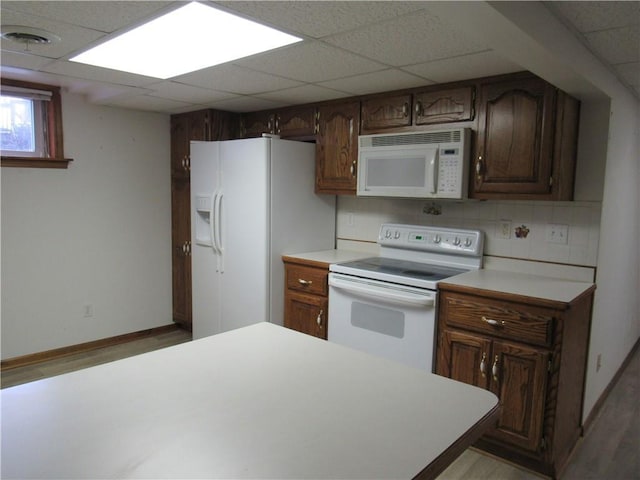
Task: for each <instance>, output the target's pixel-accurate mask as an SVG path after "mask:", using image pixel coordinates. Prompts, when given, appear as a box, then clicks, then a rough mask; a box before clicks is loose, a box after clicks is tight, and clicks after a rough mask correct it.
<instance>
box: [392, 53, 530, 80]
mask: <svg viewBox="0 0 640 480" xmlns="http://www.w3.org/2000/svg"><path fill="white" fill-rule="evenodd" d="M403 70H407V71H409V72H412V73H415V74H416V75H420V76H421V77H424V78H428V79H429V80H431V81H433V82H435V83H445V82H455V81H457V80H468V79H470V78H480V77H488V76H491V75H501V74H503V73H510V72H517V71H520V70H523V68H522V67H521V66H519V65H518V64H516V63H513V62H511V61H509V60H506V59H505V58H503V57H501V56H499V55H498V54H496V53H495V52H493V51H491V50H487V51H484V52H480V53H474V54H471V55H462V56H459V57H452V58H445V59H442V60H434V61H433V62H426V63H421V64H419V65H411V66H409V67H404V68H403Z"/></svg>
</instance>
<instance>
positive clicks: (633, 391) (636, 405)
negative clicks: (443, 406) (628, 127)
mask: <svg viewBox="0 0 640 480" xmlns="http://www.w3.org/2000/svg"><path fill="white" fill-rule="evenodd" d="M190 339H191V334H190V333H188V332H185V331H182V330H179V331H174V332H170V333H164V334H161V335H156V336H153V337H149V338H144V339H140V340H136V341H132V342H128V343H126V344H122V345H117V346H112V347H106V348H101V349H98V350H95V351H92V352H84V353H81V354H76V355H71V356H68V357H65V358H62V359H58V360H53V361H49V362H44V363H40V364H37V365H31V366H26V367H20V368H15V369H12V370H8V371H6V372H3V373H2V376H1V378H0V380H1V385H2V388H7V387H11V386H15V385H20V384H22V383H26V382H30V381H34V380H39V379H42V378H46V377H51V376H55V375H60V374H63V373H68V372H71V371H75V370H79V369H82V368H87V367H90V366H93V365H98V364H101V363H106V362H111V361H114V360H118V359H121V358H126V357H130V356H132V355H138V354H141V353H144V352H148V351H152V350H157V349H159V348H164V347H168V346H171V345H175V344H178V343H183V342H186V341H189V340H190ZM639 458H640V350H637V351H636V352H635V354H634V356H633V357H632V359H631V361H630V362H629V364H628V366H627V368H626V369H625V371H624V372H623V373H622V375H621V376H620V378H619V379H618V381H617V383H616V385H615V386H614V387H613V389H612V390H611V392H610V394H609V396H608V398H607V400H606V401H605V403H604V404H603V407H602V409H601V410H600V413H599V415H598V417H597V418H596V419H595V420H594V421H593V422H592V424H591V426H590V428H589V431H587V432H586V435H585V437H584V438H583V439H581V441H580V443H579V444H578V446H577V448H576V450H575V452H574V455H573V457H572V459H571V461H570V463H569V466H568V467H567V469H566V471H565V472H564V474H563V475H562V477H561V478H562V480H578V479H579V480H640V463H639V460H638V459H639ZM540 478H544V477H540V476H539V475H537V474H534V473H532V472H528V471H526V470H523V469H521V468H518V467H516V466H513V465H511V464H509V463H507V462H505V461H503V460H499V459H495V458H492V457H490V456H488V455H485V454H484V453H481V452H479V451H476V450H473V449H469V450H467V451H466V452H464V453H463V454H462V455H461V456H460V457H459V458H458V459H457V460H456V461H455V462H454V463H453V464H451V466H450V467H449V468H448V469H447V470H445V471H444V472H443V473H442V475H440V476H439V477H438V480H458V479H464V480H469V479H471V480H474V479H478V480H480V479H491V480H539V479H540Z"/></svg>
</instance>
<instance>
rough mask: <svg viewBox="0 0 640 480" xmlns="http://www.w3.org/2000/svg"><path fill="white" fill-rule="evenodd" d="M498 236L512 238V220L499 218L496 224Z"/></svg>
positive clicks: (505, 238)
mask: <svg viewBox="0 0 640 480" xmlns="http://www.w3.org/2000/svg"><path fill="white" fill-rule="evenodd" d="M496 238H500V239H503V240H508V239H510V238H511V220H499V221H498V223H497V224H496Z"/></svg>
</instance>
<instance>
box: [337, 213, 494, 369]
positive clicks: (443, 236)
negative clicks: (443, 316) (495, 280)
mask: <svg viewBox="0 0 640 480" xmlns="http://www.w3.org/2000/svg"><path fill="white" fill-rule="evenodd" d="M378 244H379V245H380V255H379V256H377V257H371V258H365V259H362V260H356V261H352V262H346V263H337V264H332V265H331V266H330V267H329V271H330V273H329V322H328V325H329V330H328V340H329V341H330V342H335V343H339V344H342V345H345V346H348V347H352V348H355V349H358V350H363V351H365V352H368V353H371V354H374V355H379V356H383V357H387V358H389V359H392V360H396V361H399V362H402V363H405V364H407V365H410V366H414V367H417V368H420V369H423V370H426V371H428V372H432V371H433V363H434V362H433V355H434V351H435V348H434V337H435V329H436V311H437V310H436V307H437V286H438V282H440V281H442V280H445V279H447V278H450V277H452V276H455V275H458V274H461V273H464V272H467V271H469V270H472V269H479V268H481V267H482V254H483V245H484V242H483V234H482V232H481V231H480V230H468V229H460V228H442V227H430V226H422V225H400V224H383V225H382V226H381V228H380V233H379V235H378Z"/></svg>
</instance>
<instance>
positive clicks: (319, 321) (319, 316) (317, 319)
mask: <svg viewBox="0 0 640 480" xmlns="http://www.w3.org/2000/svg"><path fill="white" fill-rule="evenodd" d="M323 312H324V310H320V313H318V316H317V317H316V323H317V324H318V326H319V327H321V326H322V313H323Z"/></svg>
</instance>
